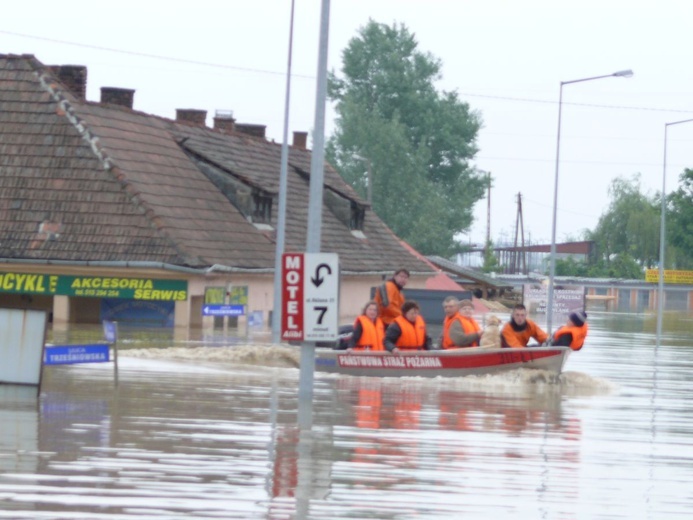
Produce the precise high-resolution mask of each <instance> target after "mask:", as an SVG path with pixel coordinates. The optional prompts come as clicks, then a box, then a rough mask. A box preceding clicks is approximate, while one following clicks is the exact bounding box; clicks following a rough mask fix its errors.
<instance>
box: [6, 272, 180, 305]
mask: <svg viewBox="0 0 693 520" xmlns="http://www.w3.org/2000/svg"><path fill="white" fill-rule="evenodd" d="M0 292H4V293H15V294H43V295H47V296H54V295H61V296H91V297H95V298H127V299H133V300H159V301H181V300H187V299H188V282H187V281H185V280H155V279H153V278H119V277H115V276H66V275H53V274H27V273H6V272H0Z"/></svg>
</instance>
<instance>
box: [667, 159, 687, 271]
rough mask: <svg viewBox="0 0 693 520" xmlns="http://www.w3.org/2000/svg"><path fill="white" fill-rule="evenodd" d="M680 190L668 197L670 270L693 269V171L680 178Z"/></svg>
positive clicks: (684, 173)
mask: <svg viewBox="0 0 693 520" xmlns="http://www.w3.org/2000/svg"><path fill="white" fill-rule="evenodd" d="M679 182H680V185H679V188H678V190H676V191H675V192H673V193H671V194H669V196H668V197H667V203H668V204H667V205H668V209H667V219H666V222H667V226H666V231H667V233H666V234H667V243H668V245H669V248H667V251H666V254H665V264H666V265H667V267H668V268H674V269H693V170H691V169H688V168H687V169H686V170H684V171H683V173H682V174H681V175H680V176H679Z"/></svg>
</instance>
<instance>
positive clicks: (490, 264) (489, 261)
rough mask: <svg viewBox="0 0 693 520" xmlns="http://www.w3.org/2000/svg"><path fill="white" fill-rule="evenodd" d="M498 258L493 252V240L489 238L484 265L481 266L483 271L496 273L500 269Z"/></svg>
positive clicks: (485, 249)
mask: <svg viewBox="0 0 693 520" xmlns="http://www.w3.org/2000/svg"><path fill="white" fill-rule="evenodd" d="M499 266H500V264H499V263H498V258H496V255H494V254H493V242H491V241H490V240H488V241H487V242H486V247H485V248H484V265H483V266H481V271H482V272H484V273H495V272H496V271H498V267H499Z"/></svg>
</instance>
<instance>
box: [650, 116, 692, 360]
mask: <svg viewBox="0 0 693 520" xmlns="http://www.w3.org/2000/svg"><path fill="white" fill-rule="evenodd" d="M691 121H693V119H684V120H683V121H674V122H673V123H665V124H664V161H663V166H662V206H661V210H660V211H661V214H660V220H659V284H658V289H657V347H659V345H660V342H661V338H662V312H663V310H664V250H665V246H666V223H665V222H666V212H667V205H666V194H667V191H666V190H667V131H668V130H669V127H670V126H673V125H681V124H683V123H690V122H691Z"/></svg>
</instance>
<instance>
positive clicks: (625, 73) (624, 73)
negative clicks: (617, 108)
mask: <svg viewBox="0 0 693 520" xmlns="http://www.w3.org/2000/svg"><path fill="white" fill-rule="evenodd" d="M632 75H633V71H632V70H620V71H618V72H614V73H612V74H604V75H603V76H593V77H591V78H582V79H573V80H570V81H561V88H560V91H559V95H558V133H557V137H556V174H555V178H554V184H553V221H552V227H551V255H550V258H549V261H550V269H549V298H548V299H549V301H548V304H547V308H546V331H547V332H548V334H549V335H551V326H552V320H553V285H554V284H553V279H554V276H555V275H556V213H557V210H558V169H559V168H558V166H559V164H560V161H559V158H560V151H561V114H562V111H563V86H564V85H570V84H571V83H582V82H585V81H592V80H595V79H602V78H612V77H616V78H630V77H631V76H632Z"/></svg>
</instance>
